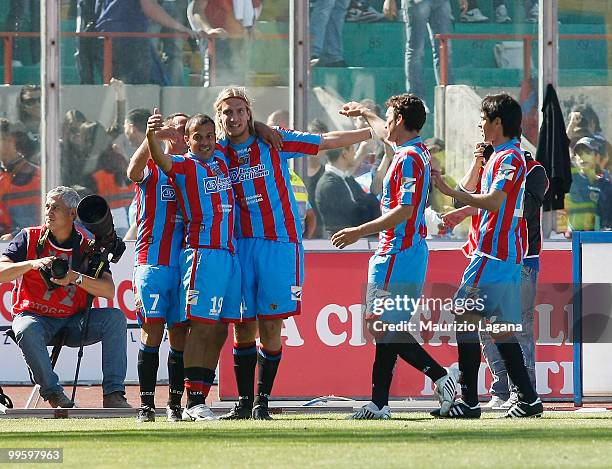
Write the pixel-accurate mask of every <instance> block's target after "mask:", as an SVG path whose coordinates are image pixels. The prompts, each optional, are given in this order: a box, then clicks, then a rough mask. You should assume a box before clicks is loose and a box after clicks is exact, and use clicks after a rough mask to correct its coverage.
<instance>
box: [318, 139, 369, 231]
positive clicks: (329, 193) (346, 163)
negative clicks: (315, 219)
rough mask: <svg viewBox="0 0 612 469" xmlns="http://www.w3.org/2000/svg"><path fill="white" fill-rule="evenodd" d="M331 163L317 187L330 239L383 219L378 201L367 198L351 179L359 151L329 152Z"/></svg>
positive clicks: (320, 209) (349, 148) (341, 149)
mask: <svg viewBox="0 0 612 469" xmlns="http://www.w3.org/2000/svg"><path fill="white" fill-rule="evenodd" d="M327 159H328V161H329V163H327V164H326V165H325V172H324V173H323V175H322V176H321V179H319V182H318V183H317V188H316V193H315V201H316V205H317V208H318V209H319V212H320V213H321V218H322V219H323V225H324V228H323V229H324V231H325V234H326V236H327V237H330V236H331V235H332V234H334V233H336V232H337V231H339V230H341V229H343V228H347V227H349V226H358V225H361V224H362V223H366V222H368V221H370V220H373V219H375V218H377V217H378V216H380V207H379V203H378V199H377V198H376V197H375V196H373V195H371V194H366V193H365V192H364V191H363V189H362V188H361V186H360V185H359V183H358V182H357V181H355V178H353V176H352V175H351V169H352V167H353V165H354V160H355V149H354V148H353V147H352V146H351V147H344V148H338V149H334V150H328V151H327Z"/></svg>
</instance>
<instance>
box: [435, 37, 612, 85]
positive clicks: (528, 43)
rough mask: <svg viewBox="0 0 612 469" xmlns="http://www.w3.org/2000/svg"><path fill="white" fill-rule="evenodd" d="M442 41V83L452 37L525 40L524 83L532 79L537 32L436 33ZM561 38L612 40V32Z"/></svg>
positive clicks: (475, 39)
mask: <svg viewBox="0 0 612 469" xmlns="http://www.w3.org/2000/svg"><path fill="white" fill-rule="evenodd" d="M435 37H436V39H438V40H439V41H440V85H441V86H446V85H448V41H450V40H452V39H459V40H472V41H479V40H480V41H486V40H502V41H503V40H505V41H523V83H526V82H527V81H529V80H530V79H531V43H532V42H533V41H537V40H538V36H537V35H535V34H436V36H435ZM559 39H560V40H575V41H580V40H582V41H584V40H593V39H597V40H608V41H609V40H612V34H561V35H559Z"/></svg>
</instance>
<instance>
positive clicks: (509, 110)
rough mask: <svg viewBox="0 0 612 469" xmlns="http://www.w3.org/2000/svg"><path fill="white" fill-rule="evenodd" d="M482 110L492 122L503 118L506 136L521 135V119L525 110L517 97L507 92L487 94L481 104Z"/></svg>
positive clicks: (515, 136) (516, 136)
mask: <svg viewBox="0 0 612 469" xmlns="http://www.w3.org/2000/svg"><path fill="white" fill-rule="evenodd" d="M480 112H482V113H483V114H484V116H485V117H486V119H487V120H488V121H489V122H491V121H493V120H494V119H496V118H498V117H499V118H500V119H501V124H502V128H503V131H504V137H508V138H518V137H520V136H521V132H522V130H521V120H522V119H523V112H522V111H521V105H520V104H519V103H518V101H517V100H516V99H514V98H513V97H512V96H510V95H509V94H507V93H500V94H492V95H489V96H485V97H484V99H483V100H482V104H481V105H480Z"/></svg>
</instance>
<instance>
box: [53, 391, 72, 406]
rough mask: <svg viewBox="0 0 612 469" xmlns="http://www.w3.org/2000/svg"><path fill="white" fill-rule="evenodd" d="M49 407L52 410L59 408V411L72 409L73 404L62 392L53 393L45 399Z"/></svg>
mask: <svg viewBox="0 0 612 469" xmlns="http://www.w3.org/2000/svg"><path fill="white" fill-rule="evenodd" d="M47 401H48V402H49V405H50V406H51V407H53V408H57V407H60V408H61V409H70V408H72V407H74V403H73V402H72V401H71V400H70V399H69V398H68V396H66V394H64V392H63V391H59V392H56V393H53V394H51V395H50V396H49V399H47Z"/></svg>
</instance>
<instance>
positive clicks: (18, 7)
mask: <svg viewBox="0 0 612 469" xmlns="http://www.w3.org/2000/svg"><path fill="white" fill-rule="evenodd" d="M6 1H7V0H3V3H4V2H6ZM3 31H15V32H18V31H19V32H40V0H8V12H7V14H6V22H5V24H4V29H3ZM39 62H40V38H38V37H29V38H15V39H14V41H13V67H21V66H22V65H32V64H37V63H39Z"/></svg>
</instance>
